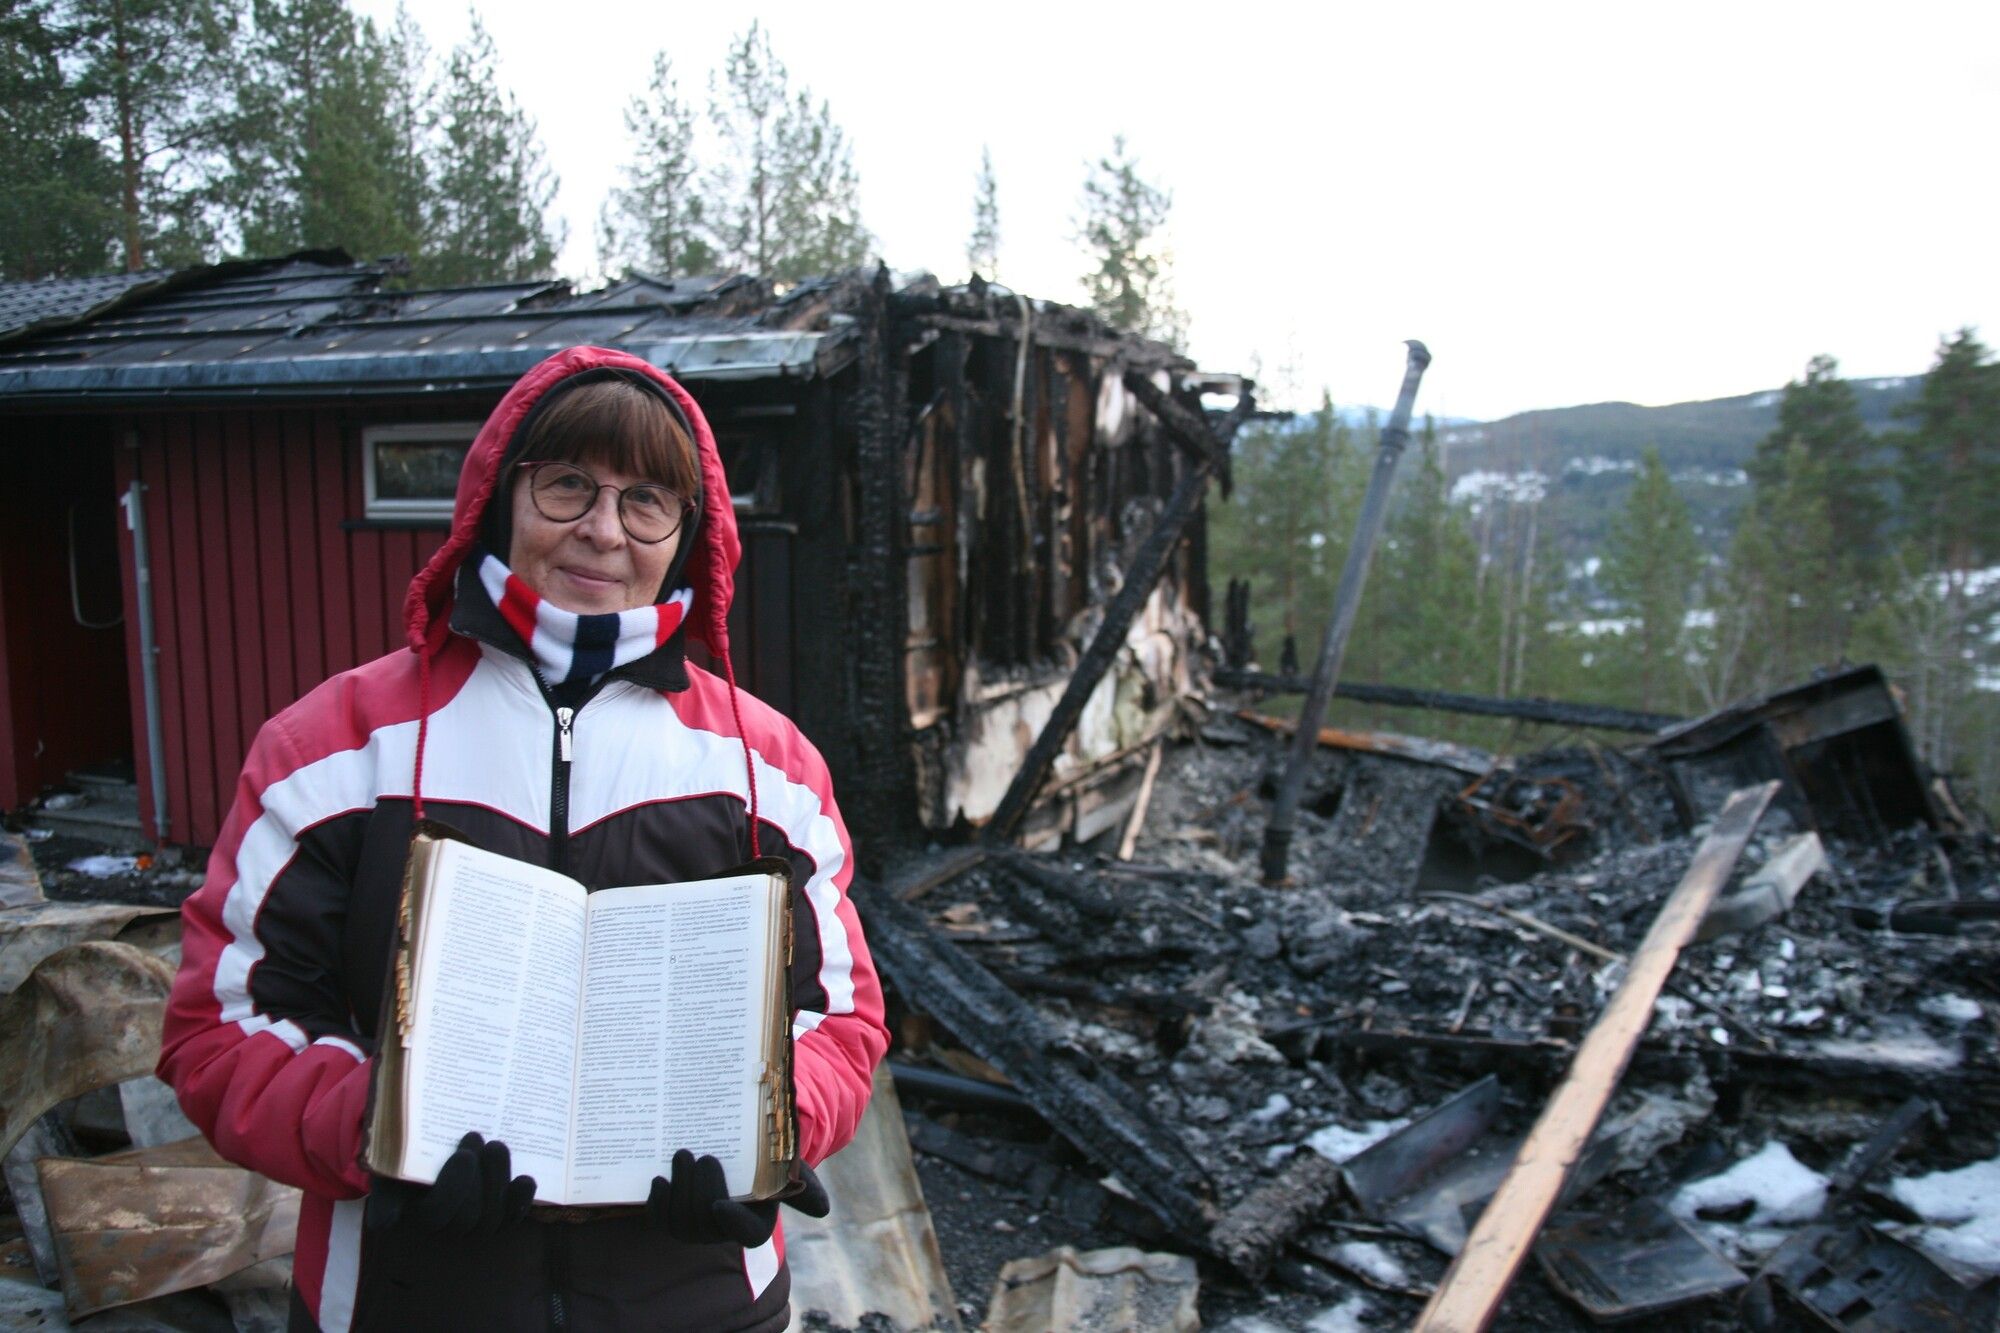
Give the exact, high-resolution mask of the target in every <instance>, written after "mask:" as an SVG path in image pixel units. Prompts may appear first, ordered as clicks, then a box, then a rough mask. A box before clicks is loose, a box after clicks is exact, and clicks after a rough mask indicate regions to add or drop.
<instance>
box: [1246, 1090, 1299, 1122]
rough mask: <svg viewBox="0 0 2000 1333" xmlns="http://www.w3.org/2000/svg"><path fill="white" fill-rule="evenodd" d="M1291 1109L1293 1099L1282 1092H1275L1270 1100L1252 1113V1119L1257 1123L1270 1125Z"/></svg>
mask: <svg viewBox="0 0 2000 1333" xmlns="http://www.w3.org/2000/svg"><path fill="white" fill-rule="evenodd" d="M1291 1109H1292V1099H1291V1098H1290V1097H1287V1096H1286V1095H1285V1094H1284V1093H1282V1092H1274V1093H1272V1094H1271V1096H1270V1099H1269V1100H1268V1101H1266V1102H1265V1103H1264V1104H1263V1105H1262V1106H1260V1107H1258V1108H1257V1109H1256V1110H1254V1111H1252V1112H1251V1113H1250V1119H1251V1120H1252V1121H1253V1122H1254V1123H1256V1124H1259V1125H1268V1124H1270V1123H1271V1122H1272V1121H1273V1120H1276V1119H1277V1118H1278V1117H1279V1116H1281V1115H1283V1114H1284V1113H1285V1112H1287V1111H1289V1110H1291Z"/></svg>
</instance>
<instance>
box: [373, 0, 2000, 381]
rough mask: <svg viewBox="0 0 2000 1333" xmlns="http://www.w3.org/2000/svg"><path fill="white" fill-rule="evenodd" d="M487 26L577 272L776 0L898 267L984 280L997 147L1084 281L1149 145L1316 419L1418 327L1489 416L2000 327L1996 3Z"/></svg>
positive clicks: (1375, 375) (697, 12) (1148, 165)
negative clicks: (655, 93)
mask: <svg viewBox="0 0 2000 1333" xmlns="http://www.w3.org/2000/svg"><path fill="white" fill-rule="evenodd" d="M353 2H354V3H355V4H356V6H357V8H358V9H359V10H360V12H362V13H366V14H370V15H373V16H376V17H378V18H384V19H386V18H388V17H389V16H391V15H392V14H393V11H394V7H395V0H353ZM409 3H410V8H411V11H412V13H413V14H414V15H415V17H416V19H417V21H418V22H419V24H420V25H421V26H422V27H423V29H424V31H425V33H426V35H427V36H428V38H429V40H430V42H431V45H432V47H433V48H434V52H435V53H436V54H437V55H438V56H440V57H441V56H442V54H443V53H444V52H445V51H447V50H448V49H449V48H450V46H451V45H452V44H453V43H455V42H457V41H458V40H460V39H461V38H462V37H463V36H464V34H465V32H466V28H467V12H468V11H467V9H466V7H465V6H464V5H463V4H461V3H458V2H457V0H409ZM480 12H481V14H482V16H483V18H484V20H485V22H486V24H487V27H488V29H489V30H490V31H491V32H492V34H493V37H494V40H495V42H496V44H497V45H498V47H499V50H500V55H501V62H502V69H501V77H502V80H503V82H505V83H506V84H507V85H508V86H509V87H511V88H512V89H513V91H514V92H515V94H516V95H517V96H518V97H519V98H520V100H521V102H522V104H523V105H524V106H525V108H526V109H527V111H528V112H529V114H530V115H532V116H533V117H534V118H535V120H536V121H537V123H538V125H539V127H540V132H541V138H542V141H543V144H544V146H545V148H546V150H547V154H548V160H549V163H550V165H551V166H552V167H553V168H554V169H555V171H556V172H557V174H558V175H559V176H560V178H561V182H562V188H561V193H560V194H559V196H558V198H557V205H556V206H557V210H558V212H559V213H560V214H561V216H562V217H563V219H564V220H565V221H566V222H567V225H568V229H569V231H568V244H567V246H566V248H565V249H564V251H563V256H562V269H563V271H564V273H565V274H566V275H568V276H572V277H578V276H587V275H591V274H594V273H595V272H596V271H597V257H596V253H595V234H596V217H597V211H598V208H599V205H600V203H601V201H602V199H603V197H604V194H605V191H606V190H607V189H608V188H609V187H610V185H612V184H613V183H615V181H616V179H617V174H618V170H619V167H620V164H621V163H622V162H623V161H624V160H625V159H626V157H627V156H628V153H629V148H628V145H627V143H626V140H625V136H624V130H623V123H622V120H621V116H620V111H621V108H622V106H623V105H624V103H625V101H626V100H627V99H628V98H630V97H632V96H634V95H636V94H638V93H640V92H641V91H643V89H644V87H645V83H646V78H647V73H648V69H649V66H650V63H651V60H652V57H653V53H654V52H655V51H658V50H662V49H664V50H666V51H667V52H668V54H669V56H670V57H671V58H672V60H673V61H674V66H675V69H676V72H677V73H678V75H679V77H680V79H681V87H682V92H683V95H684V96H692V97H694V98H695V99H696V100H697V101H699V100H700V99H702V98H703V97H704V96H705V90H706V85H707V79H708V74H709V71H710V70H711V69H713V68H715V67H717V66H718V65H719V64H720V62H721V59H722V56H723V53H724V52H725V50H726V49H727V47H728V44H729V42H730V39H731V37H732V36H733V35H734V34H736V33H737V32H739V31H740V30H741V29H743V28H745V27H747V26H748V23H749V21H750V15H751V14H752V13H753V12H754V13H755V14H756V15H757V16H758V17H760V18H761V19H762V20H763V22H764V24H765V26H766V28H767V30H768V31H769V32H770V34H771V37H772V42H773V46H774V48H775V50H776V52H777V54H778V56H779V58H780V59H781V60H783V61H784V62H785V64H786V65H787V66H788V68H789V69H790V72H791V75H792V80H793V84H794V86H795V87H796V86H799V85H805V86H809V87H810V88H811V89H812V91H813V92H814V93H815V94H816V95H818V96H820V97H823V98H825V99H826V100H827V101H828V102H829V103H830V104H831V106H832V110H833V115H834V117H835V119H836V120H837V121H838V123H839V124H840V125H841V126H842V127H843V128H844V129H845V130H846V132H847V134H848V136H849V138H850V140H851V142H852V144H853V146H854V155H855V162H856V165H857V167H858V168H859V171H860V176H861V197H862V207H863V216H864V220H865V221H866V223H867V225H868V227H869V228H870V229H871V230H872V231H873V233H874V234H875V237H876V238H877V242H878V245H879V252H880V254H881V255H882V257H883V258H885V259H886V260H887V261H888V262H889V264H890V265H891V266H892V267H894V268H898V269H929V270H931V271H933V272H935V273H937V274H938V275H939V276H940V277H941V278H944V279H945V280H946V281H958V280H962V278H963V276H964V273H965V241H966V236H967V234H968V232H969V231H970V228H971V207H972V190H973V177H974V173H975V172H976V170H977V167H978V162H979V151H980V147H981V145H982V144H984V145H989V146H990V147H991V149H992V152H993V162H994V169H995V173H996V175H997V177H998V180H999V192H1000V226H1001V250H1000V269H1001V277H1002V279H1003V280H1004V281H1006V282H1008V283H1009V284H1010V285H1012V286H1015V287H1017V288H1019V289H1021V290H1023V291H1026V292H1027V293H1028V294H1029V295H1031V296H1036V297H1043V298H1048V299H1053V300H1061V301H1075V300H1077V299H1079V296H1080V292H1081V288H1080V287H1079V285H1078V277H1079V274H1080V273H1081V272H1082V269H1083V266H1084V261H1083V258H1082V255H1081V251H1080V250H1079V248H1078V246H1077V244H1076V242H1075V239H1074V236H1075V231H1076V225H1075V224H1076V218H1077V215H1078V211H1079V205H1078V196H1079V193H1080V188H1081V184H1082V180H1083V176H1084V172H1085V169H1086V165H1087V163H1088V162H1089V161H1091V160H1092V159H1094V158H1096V157H1098V156H1101V155H1102V154H1104V153H1105V152H1106V151H1107V150H1108V148H1109V146H1110V143H1111V139H1112V136H1113V135H1115V134H1119V133H1123V134H1124V135H1126V137H1127V139H1128V141H1129V142H1130V144H1131V146H1132V148H1133V150H1134V151H1135V152H1136V153H1137V154H1138V156H1139V160H1140V164H1141V169H1142V172H1143V173H1144V174H1146V175H1147V176H1148V177H1150V178H1151V179H1152V180H1154V181H1155V182H1156V183H1158V184H1160V185H1163V186H1165V187H1167V188H1168V189H1170V190H1171V191H1172V193H1173V201H1174V202H1173V216H1172V221H1171V224H1170V236H1169V244H1170V245H1171V248H1172V251H1173V256H1174V261H1175V272H1176V275H1177V279H1178V283H1179V289H1180V294H1181V302H1182V304H1183V305H1184V306H1185V307H1186V308H1187V310H1188V311H1189V312H1190V315H1191V317H1192V326H1191V334H1192V351H1193V353H1194V355H1195V357H1196V358H1197V359H1198V360H1199V361H1200V363H1201V364H1202V365H1203V366H1204V367H1207V368H1211V369H1218V370H1248V369H1253V368H1254V367H1257V366H1260V365H1261V367H1262V368H1263V371H1264V376H1263V377H1264V379H1265V380H1266V382H1267V383H1269V384H1271V385H1272V387H1274V388H1276V387H1278V385H1279V384H1280V383H1283V382H1285V381H1288V380H1289V381H1291V382H1293V383H1295V384H1296V385H1297V386H1299V389H1300V390H1301V391H1302V392H1303V394H1304V395H1305V396H1306V397H1309V398H1311V397H1316V396H1317V394H1318V392H1319V390H1320V388H1321V387H1322V386H1324V387H1325V388H1327V389H1329V390H1330V391H1331V392H1332V394H1333V395H1334V398H1335V399H1336V401H1341V402H1348V403H1355V402H1372V403H1386V402H1388V401H1389V400H1391V399H1392V398H1393V397H1394V395H1395V389H1396V385H1397V383H1398V381H1399V380H1400V377H1401V367H1402V357H1403V351H1402V347H1401V345H1400V340H1401V339H1403V338H1407V337H1420V338H1423V339H1425V340H1426V341H1427V342H1428V343H1429V344H1430V347H1431V350H1432V352H1433V353H1434V354H1435V356H1436V361H1435V363H1434V365H1433V367H1432V369H1431V372H1430V375H1429V377H1428V378H1427V379H1426V381H1425V384H1424V390H1423V394H1422V397H1421V398H1420V400H1419V408H1420V410H1423V409H1428V410H1431V411H1434V412H1437V413H1439V414H1442V415H1451V416H1465V417H1475V418H1482V419H1490V418H1494V417H1499V416H1504V415H1506V414H1508V413H1511V412H1517V411H1522V410H1525V409H1528V408H1534V407H1555V406H1563V405H1567V404H1572V403H1582V402H1598V401H1605V400H1611V399H1627V400H1631V401H1635V402H1641V403H1666V402H1678V401H1684V400H1687V399H1696V398H1712V397H1720V396H1725V395H1729V394H1735V393H1746V392H1750V391H1753V390H1757V389H1763V388H1769V387H1772V386H1775V385H1778V384H1782V383H1783V382H1784V381H1786V380H1787V379H1790V378H1793V377H1795V376H1797V375H1798V374H1800V373H1801V372H1802V370H1803V368H1804V365H1805V362H1806V360H1807V358H1808V357H1811V356H1813V355H1814V354H1816V353H1820V352H1827V353H1831V354H1832V355H1834V356H1837V357H1839V358H1840V361H1841V364H1842V369H1843V370H1844V371H1845V373H1847V374H1849V375H1854V376H1866V375H1895V374H1907V373H1911V372H1916V371H1921V370H1923V369H1924V368H1925V367H1926V366H1928V365H1929V363H1930V361H1931V358H1932V355H1933V352H1934V350H1935V348H1936V344H1937V340H1938V338H1939V336H1940V335H1941V334H1945V333H1948V332H1950V331H1952V330H1954V329H1956V328H1958V327H1959V326H1960V325H1964V324H1972V325H1976V326H1981V327H1982V334H1983V337H1984V338H1985V340H1986V341H1987V342H1988V343H1989V345H1991V344H1994V343H1996V342H2000V258H1996V247H1995V242H1994V228H1995V222H1996V219H2000V171H1996V170H1995V165H1994V164H1995V162H1996V160H2000V153H1996V147H1995V140H1996V132H2000V4H1996V3H1993V2H1992V0H1981V2H1980V3H1953V4H1943V3H1939V4H1900V5H1895V6H1891V5H1888V4H1882V3H1877V4H1873V5H1867V6H1862V5H1853V4H1842V3H1826V2H1824V0H1822V2H1821V3H1816V4H1802V5H1789V4H1787V5H1780V4H1770V3H1752V4H1744V3H1741V0H1738V2H1737V3H1733V4H1728V5H1720V4H1717V5H1709V4H1698V3H1686V2H1681V3H1674V4H1653V5H1646V6H1643V7H1642V6H1638V5H1623V4H1604V3H1593V4H1588V5H1575V6H1570V5H1553V4H1530V3H1513V4H1491V3H1484V4H1443V3H1428V4H1422V5H1417V4H1387V3H1377V4H1370V5H1366V6H1361V5H1333V6H1323V7H1317V8H1316V9H1308V8H1306V7H1302V6H1299V5H1296V4H1286V5H1282V6H1281V5H1276V4H1259V3H1235V4H1228V5H1204V6H1180V5H1172V4H1155V5H1151V6H1127V5H1116V6H1113V5H1090V4H1079V3H1069V4H1060V5H1045V4H1028V3H1016V4H1012V5H1006V6H993V5H941V4H935V3H933V4H923V5H914V4H913V5H868V4H848V5H828V4H824V3H820V4H810V5H808V4H795V3H766V4H762V5H758V6H756V7H755V9H754V11H753V10H752V9H749V8H738V7H736V6H730V5H704V6H693V5H665V4H659V3H629V2H628V0H593V2H592V3H589V4H577V5H572V6H562V5H550V4H549V3H547V0H533V2H532V3H530V2H529V0H486V2H485V3H483V4H481V6H480ZM570 15H573V16H574V17H573V18H569V17H566V16H570ZM1287 371H1289V374H1288V373H1287Z"/></svg>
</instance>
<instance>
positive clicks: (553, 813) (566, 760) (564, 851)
mask: <svg viewBox="0 0 2000 1333" xmlns="http://www.w3.org/2000/svg"><path fill="white" fill-rule="evenodd" d="M575 723H576V710H575V709H572V708H558V709H556V758H555V764H554V766H553V773H552V776H551V778H550V785H549V867H550V868H551V869H553V870H557V871H561V870H564V869H565V868H566V863H567V862H568V860H569V766H570V761H571V759H572V758H573V757H574V756H575V754H576V734H575V731H574V727H575Z"/></svg>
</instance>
